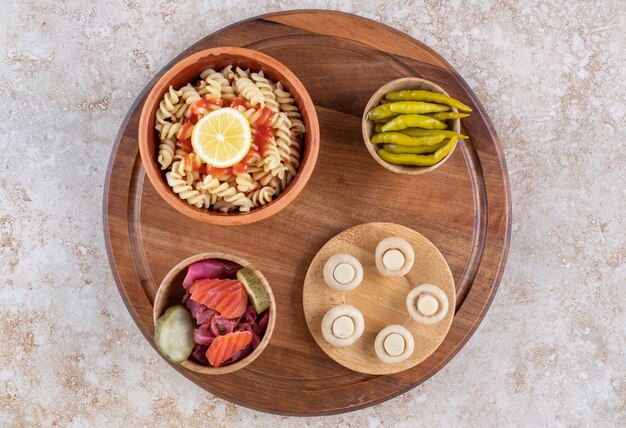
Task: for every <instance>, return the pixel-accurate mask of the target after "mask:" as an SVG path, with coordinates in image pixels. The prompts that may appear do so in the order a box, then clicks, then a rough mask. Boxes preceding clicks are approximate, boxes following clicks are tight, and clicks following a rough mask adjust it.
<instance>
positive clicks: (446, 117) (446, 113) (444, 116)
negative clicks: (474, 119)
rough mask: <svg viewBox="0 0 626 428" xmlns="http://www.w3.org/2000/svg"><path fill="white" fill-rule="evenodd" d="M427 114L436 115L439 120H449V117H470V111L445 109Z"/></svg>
mask: <svg viewBox="0 0 626 428" xmlns="http://www.w3.org/2000/svg"><path fill="white" fill-rule="evenodd" d="M427 116H430V117H434V118H435V119H437V120H449V119H452V120H454V119H463V118H464V117H469V114H468V113H456V112H454V111H443V112H439V113H431V114H428V115H427Z"/></svg>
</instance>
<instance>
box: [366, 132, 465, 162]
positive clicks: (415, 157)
mask: <svg viewBox="0 0 626 428" xmlns="http://www.w3.org/2000/svg"><path fill="white" fill-rule="evenodd" d="M456 142H457V138H456V137H452V138H450V140H449V141H448V142H447V143H446V145H444V146H443V147H441V148H440V149H439V150H437V151H436V152H435V153H433V154H430V155H419V154H408V153H402V154H395V153H391V152H388V151H387V150H385V149H380V150H379V151H378V156H380V158H381V159H382V160H384V161H386V162H389V163H391V164H395V165H413V166H433V165H436V164H437V163H439V162H440V161H441V160H442V159H443V158H445V157H446V156H448V154H450V152H452V150H453V149H454V146H455V145H456Z"/></svg>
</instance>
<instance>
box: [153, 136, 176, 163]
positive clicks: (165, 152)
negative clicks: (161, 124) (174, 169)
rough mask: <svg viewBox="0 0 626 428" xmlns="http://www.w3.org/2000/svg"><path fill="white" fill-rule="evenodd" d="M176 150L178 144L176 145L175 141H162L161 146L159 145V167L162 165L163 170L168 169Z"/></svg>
mask: <svg viewBox="0 0 626 428" xmlns="http://www.w3.org/2000/svg"><path fill="white" fill-rule="evenodd" d="M175 150H176V144H174V141H173V140H170V139H164V140H163V139H162V140H161V144H160V145H159V157H158V158H157V161H158V162H159V165H161V169H167V167H168V166H170V165H171V164H172V161H173V160H174V151H175Z"/></svg>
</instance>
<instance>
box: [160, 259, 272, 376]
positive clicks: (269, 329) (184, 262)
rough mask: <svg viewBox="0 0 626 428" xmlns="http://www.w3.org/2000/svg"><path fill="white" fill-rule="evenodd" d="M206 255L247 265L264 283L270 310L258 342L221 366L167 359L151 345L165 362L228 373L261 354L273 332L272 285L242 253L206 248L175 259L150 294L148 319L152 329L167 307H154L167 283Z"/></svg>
mask: <svg viewBox="0 0 626 428" xmlns="http://www.w3.org/2000/svg"><path fill="white" fill-rule="evenodd" d="M207 259H223V260H229V261H232V262H235V263H237V264H239V265H241V266H242V267H247V268H250V269H251V270H252V271H253V272H254V274H255V275H256V276H257V278H259V280H260V281H261V283H263V286H264V287H265V289H266V290H267V293H268V294H269V296H270V308H269V311H270V312H269V321H268V323H267V330H265V334H264V335H263V338H262V339H261V342H260V343H259V346H257V348H256V349H255V350H254V351H252V352H251V353H250V354H249V355H248V356H246V357H245V358H243V359H242V360H239V361H237V362H236V363H233V364H229V365H227V366H222V367H211V366H205V365H203V364H199V363H196V362H194V361H193V360H191V357H190V358H188V359H187V360H185V361H183V362H182V363H174V362H172V361H170V360H169V359H168V358H167V357H166V356H165V355H163V354H162V353H161V352H160V351H159V350H158V348H157V347H156V344H155V349H157V352H158V353H159V355H160V356H161V357H163V358H164V359H165V360H167V361H168V362H169V363H171V364H177V365H180V366H183V367H185V368H186V369H188V370H191V371H194V372H196V373H200V374H207V375H217V374H226V373H232V372H234V371H237V370H239V369H242V368H244V367H246V366H247V365H248V364H250V363H252V362H253V361H254V360H256V359H257V357H258V356H259V355H260V354H261V352H263V350H265V348H266V347H267V345H268V344H269V341H270V339H271V337H272V334H273V333H274V326H275V325H276V298H275V297H274V293H273V291H272V287H271V286H270V284H269V282H268V281H267V278H265V276H264V275H263V273H262V272H261V271H260V270H258V269H257V268H255V267H254V266H253V265H252V264H251V263H250V262H249V261H248V260H246V259H244V258H243V257H240V256H237V255H234V254H228V253H224V252H221V251H208V252H204V253H199V254H195V255H193V256H190V257H187V258H186V259H184V260H182V261H180V262H179V263H177V264H176V266H174V267H173V268H172V269H170V271H169V272H168V273H167V274H166V275H165V277H164V278H163V281H161V284H160V285H159V288H158V289H157V293H156V295H155V296H154V303H153V306H152V321H153V323H154V329H155V333H156V324H157V320H158V319H159V317H160V316H161V315H162V314H163V312H165V310H167V308H162V309H161V310H157V306H161V305H159V302H160V301H161V300H162V299H164V295H165V294H166V293H167V292H168V291H169V289H170V287H171V286H174V283H173V280H174V279H175V278H176V276H178V275H179V274H180V273H181V272H182V271H183V270H184V269H186V268H187V267H188V266H189V265H190V264H192V263H195V262H198V261H201V260H207ZM180 287H182V284H180Z"/></svg>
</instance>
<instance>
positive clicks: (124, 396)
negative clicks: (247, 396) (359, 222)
mask: <svg viewBox="0 0 626 428" xmlns="http://www.w3.org/2000/svg"><path fill="white" fill-rule="evenodd" d="M0 6H1V12H0V46H1V47H2V51H1V55H0V100H1V103H0V117H2V120H0V144H1V145H0V148H1V155H0V257H1V258H0V261H1V263H0V327H1V328H0V335H1V336H0V362H1V364H0V421H2V422H0V425H9V426H35V425H37V424H41V425H43V426H50V425H56V426H102V425H108V426H116V425H126V426H151V427H152V426H176V425H187V426H200V425H199V424H205V425H204V426H221V425H224V426H275V425H283V426H293V427H296V426H297V427H300V426H328V425H332V426H355V427H356V426H359V427H361V426H369V427H374V426H406V427H410V426H418V425H422V426H429V425H433V426H470V427H474V426H542V427H544V426H568V427H576V426H625V425H626V370H625V364H626V358H625V348H626V312H625V309H624V307H625V306H626V289H625V285H626V261H625V249H626V242H625V235H626V233H625V231H626V222H625V220H624V213H625V212H626V192H625V188H626V172H625V171H626V169H625V164H626V153H625V143H624V141H625V140H626V130H625V127H624V119H625V117H624V115H625V113H626V101H625V100H626V86H625V84H624V79H625V77H626V55H625V54H626V31H625V29H626V12H625V10H626V3H624V1H619V0H613V1H602V2H601V1H598V2H596V1H584V2H583V1H563V2H545V1H519V2H515V1H505V0H491V1H473V2H470V1H459V0H453V1H435V0H431V1H418V2H406V1H382V2H374V1H368V2H357V1H310V2H303V1H268V0H265V1H250V2H246V1H224V2H219V1H201V2H191V1H183V0H178V1H176V0H171V1H154V2H145V3H143V2H139V1H137V2H135V1H121V0H116V1H105V0H97V1H92V2H87V1H64V2H54V1H35V0H27V1H12V0H11V1H10V0H2V1H0ZM297 8H327V9H340V10H343V11H347V12H352V13H356V14H359V15H362V16H365V17H368V18H372V19H375V20H377V21H380V22H383V23H385V24H388V25H390V26H392V27H395V28H398V29H400V30H402V31H405V32H407V33H408V34H410V35H411V36H413V37H415V38H416V39H418V40H421V41H423V42H425V43H426V44H428V45H429V46H431V47H432V48H434V49H435V50H436V51H437V52H439V53H440V54H441V55H443V57H445V58H446V59H447V60H448V61H449V62H450V63H451V64H453V65H454V66H455V67H456V69H457V70H458V71H459V73H460V74H461V75H462V76H463V77H464V78H465V79H466V80H467V82H468V83H469V85H470V86H471V87H472V89H473V90H474V91H475V92H476V94H477V95H478V97H479V98H480V100H481V101H482V103H483V104H484V106H485V107H486V109H487V111H488V113H489V115H490V116H491V118H492V120H493V123H494V125H495V127H496V129H497V131H498V133H499V135H500V138H501V140H502V145H503V147H504V152H505V154H506V160H507V162H508V168H509V175H510V179H511V188H512V194H513V231H512V240H511V248H510V254H509V259H508V263H507V268H506V271H505V274H504V277H503V278H502V282H501V285H500V289H499V291H498V293H497V295H496V297H495V300H494V302H493V305H492V307H491V309H490V311H489V313H488V314H487V316H486V318H485V320H484V322H483V323H482V324H481V326H480V327H479V329H478V331H477V332H476V334H475V335H474V336H473V337H472V338H471V340H470V341H469V343H468V344H467V345H466V346H465V347H464V349H463V350H462V351H461V352H460V353H459V354H458V355H457V356H456V357H455V358H454V359H453V360H452V361H451V362H450V363H449V364H448V365H447V366H446V367H445V368H444V369H442V370H441V371H440V372H439V373H438V374H437V375H435V376H434V377H433V378H431V379H430V380H429V381H427V382H426V383H424V384H423V385H421V386H419V387H417V388H415V389H414V390H412V391H410V392H409V393H406V394H404V395H402V396H400V397H398V398H396V399H393V400H390V401H388V402H385V403H383V404H380V405H377V406H374V407H370V408H368V409H365V410H361V411H358V412H353V413H349V414H344V415H338V416H330V417H322V418H288V417H279V416H273V415H268V414H263V413H258V412H255V411H252V410H249V409H246V408H242V407H237V406H235V405H233V404H230V403H228V402H225V401H223V400H221V399H219V398H216V397H214V396H212V395H211V394H208V393H206V392H205V391H204V390H202V389H200V388H198V387H196V386H195V385H194V384H192V383H191V382H189V381H188V380H186V379H185V378H184V377H182V376H181V375H179V374H178V373H176V372H175V371H174V370H172V369H171V368H170V367H169V366H168V365H167V364H166V363H165V362H164V361H162V360H161V358H160V357H158V355H157V354H156V352H155V351H154V350H153V349H152V348H151V347H150V345H149V344H148V343H147V342H146V341H145V340H144V339H143V337H142V335H141V334H140V332H139V330H138V329H137V327H136V326H135V325H134V323H133V321H132V320H131V318H130V316H129V315H128V313H127V311H126V309H125V307H124V305H123V303H122V300H121V298H120V297H119V295H118V292H117V289H116V287H115V284H114V281H113V277H112V275H111V272H110V269H109V266H108V262H107V256H106V251H105V246H104V241H103V235H102V226H101V225H102V222H101V197H102V188H103V182H104V175H105V168H106V164H107V161H108V157H109V154H110V151H111V147H112V145H113V141H114V139H115V135H116V133H117V130H118V128H119V125H120V123H121V122H122V119H123V118H124V116H125V114H126V112H127V111H128V109H129V107H130V105H131V103H132V102H133V100H134V98H135V97H136V96H137V95H138V93H139V92H140V91H141V89H142V88H143V86H144V85H145V84H146V83H147V82H148V80H149V79H151V78H152V77H153V76H154V74H155V73H157V71H158V70H160V69H161V67H163V66H164V65H165V64H166V63H167V62H168V61H169V60H170V59H171V58H173V57H174V56H176V55H177V54H178V53H180V51H182V50H183V49H185V48H186V47H188V46H189V45H190V44H192V43H194V42H195V41H197V40H198V39H200V38H202V37H203V36H205V35H207V34H209V33H211V32H213V31H214V30H217V29H219V28H221V27H224V26H226V25H228V24H231V23H233V22H236V21H239V20H241V19H244V18H248V17H251V16H254V15H258V14H261V13H266V12H270V11H277V10H285V9H297Z"/></svg>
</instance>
